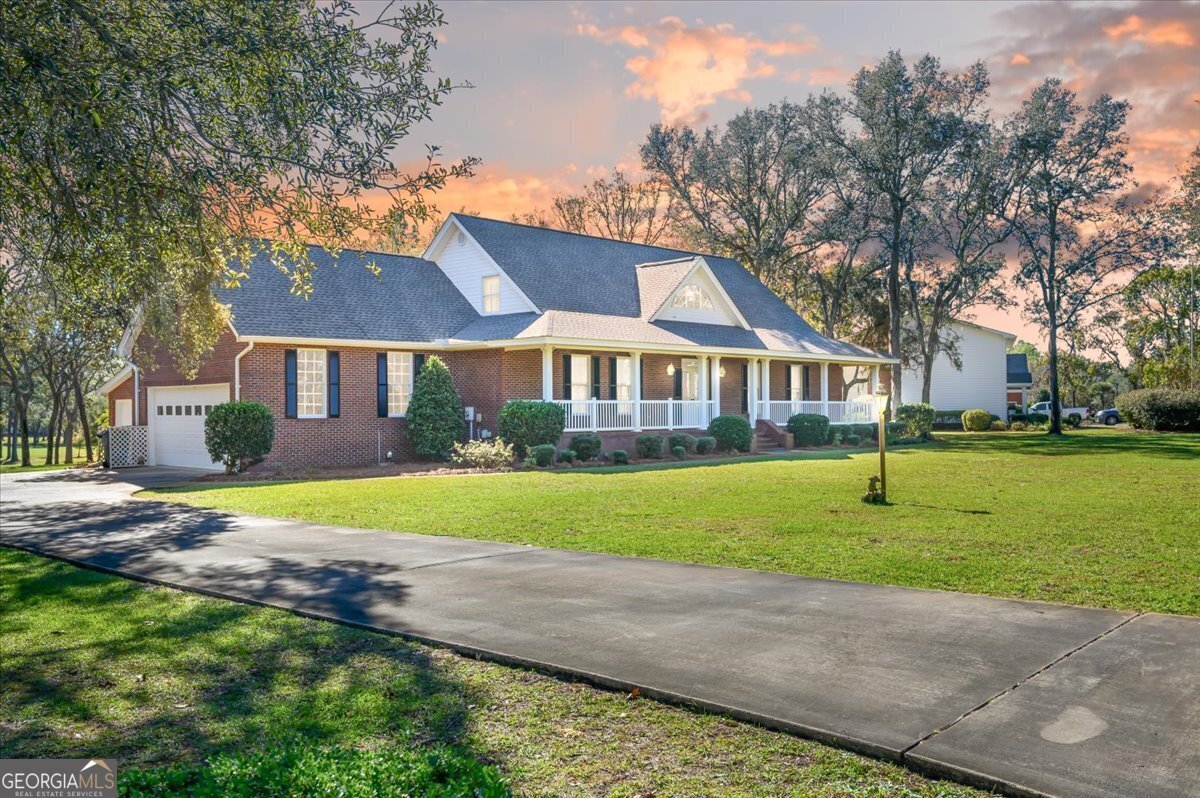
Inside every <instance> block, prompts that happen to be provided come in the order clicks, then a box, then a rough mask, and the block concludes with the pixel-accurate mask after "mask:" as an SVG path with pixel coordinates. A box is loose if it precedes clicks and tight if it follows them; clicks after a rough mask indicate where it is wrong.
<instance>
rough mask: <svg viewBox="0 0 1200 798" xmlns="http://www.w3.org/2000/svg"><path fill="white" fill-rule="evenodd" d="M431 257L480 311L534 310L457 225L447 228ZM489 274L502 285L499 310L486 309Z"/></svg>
mask: <svg viewBox="0 0 1200 798" xmlns="http://www.w3.org/2000/svg"><path fill="white" fill-rule="evenodd" d="M447 224H450V223H449V222H447ZM429 257H430V259H431V260H433V262H434V263H436V264H437V265H438V268H439V269H441V270H442V272H443V273H444V274H445V275H446V277H448V278H449V279H450V282H452V283H454V287H455V288H457V289H458V291H459V293H461V294H462V295H463V296H464V297H466V299H467V301H468V302H470V303H471V306H472V307H474V308H475V311H476V312H477V313H489V314H496V315H498V314H501V313H527V312H529V311H531V310H533V309H534V307H533V305H531V304H529V300H527V299H526V298H525V296H524V295H523V294H522V293H521V292H520V291H518V290H517V287H516V285H515V284H513V281H512V280H510V279H509V278H508V275H506V274H504V273H503V272H499V273H497V269H496V264H495V263H493V262H492V261H491V259H490V258H488V257H487V255H486V254H484V252H483V250H482V249H481V248H480V247H479V246H478V245H477V244H476V243H475V242H474V241H472V240H471V239H469V238H467V236H466V234H464V233H461V232H460V231H459V230H458V229H457V225H455V227H454V229H451V230H447V231H446V238H445V240H444V241H443V242H442V243H441V244H440V245H439V246H438V248H437V250H436V251H434V252H431V253H430V255H429ZM485 277H496V278H497V279H498V281H499V284H500V285H499V293H500V303H499V308H497V310H495V311H489V310H485V309H484V299H483V294H484V290H483V289H484V278H485Z"/></svg>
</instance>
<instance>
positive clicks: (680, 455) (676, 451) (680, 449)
mask: <svg viewBox="0 0 1200 798" xmlns="http://www.w3.org/2000/svg"><path fill="white" fill-rule="evenodd" d="M671 454H673V455H675V457H676V459H678V460H683V459H684V458H686V457H687V447H684V446H672V447H671Z"/></svg>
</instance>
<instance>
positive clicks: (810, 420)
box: [787, 413, 829, 446]
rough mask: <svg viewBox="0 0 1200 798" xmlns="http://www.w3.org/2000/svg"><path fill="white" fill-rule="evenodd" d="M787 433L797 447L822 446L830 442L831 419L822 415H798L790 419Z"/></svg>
mask: <svg viewBox="0 0 1200 798" xmlns="http://www.w3.org/2000/svg"><path fill="white" fill-rule="evenodd" d="M787 431H788V432H790V433H792V442H793V443H795V444H796V445H797V446H821V445H823V444H825V443H827V442H828V440H829V419H828V418H826V417H825V416H823V415H821V414H820V413H797V414H796V415H794V416H792V417H791V418H789V419H788V422H787Z"/></svg>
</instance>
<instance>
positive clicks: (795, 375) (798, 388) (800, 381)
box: [788, 363, 805, 402]
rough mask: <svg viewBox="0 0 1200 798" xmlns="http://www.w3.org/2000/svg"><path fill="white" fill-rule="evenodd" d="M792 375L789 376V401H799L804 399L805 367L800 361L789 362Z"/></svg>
mask: <svg viewBox="0 0 1200 798" xmlns="http://www.w3.org/2000/svg"><path fill="white" fill-rule="evenodd" d="M788 369H790V372H791V373H790V375H789V377H788V386H789V390H788V401H791V402H799V401H801V400H803V399H804V382H805V380H804V377H805V374H804V367H803V366H802V365H800V364H799V363H790V364H788Z"/></svg>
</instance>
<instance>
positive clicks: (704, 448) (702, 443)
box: [696, 435, 717, 454]
mask: <svg viewBox="0 0 1200 798" xmlns="http://www.w3.org/2000/svg"><path fill="white" fill-rule="evenodd" d="M716 448H717V439H716V438H714V437H712V436H711V435H704V436H702V437H700V438H697V439H696V454H708V453H709V452H712V451H715V450H716Z"/></svg>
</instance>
